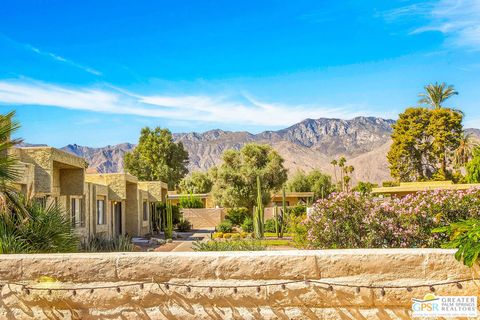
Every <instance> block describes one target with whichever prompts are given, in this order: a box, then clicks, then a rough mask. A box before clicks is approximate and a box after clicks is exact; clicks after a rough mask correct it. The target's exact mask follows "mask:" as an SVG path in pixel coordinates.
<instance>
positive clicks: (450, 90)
mask: <svg viewBox="0 0 480 320" xmlns="http://www.w3.org/2000/svg"><path fill="white" fill-rule="evenodd" d="M424 89H425V92H422V93H420V94H419V96H420V97H421V99H420V100H419V101H418V102H419V103H420V105H427V106H429V107H432V108H434V109H440V108H442V107H443V103H444V102H445V101H446V100H447V99H448V98H450V97H452V96H454V95H457V94H458V92H457V91H455V89H454V87H453V86H447V84H446V83H445V82H442V83H440V84H438V83H437V82H435V84H429V85H426V86H425V87H424Z"/></svg>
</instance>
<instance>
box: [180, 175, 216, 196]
mask: <svg viewBox="0 0 480 320" xmlns="http://www.w3.org/2000/svg"><path fill="white" fill-rule="evenodd" d="M212 186H213V181H212V179H211V178H210V176H209V175H208V173H207V172H201V171H195V172H192V173H191V174H190V175H188V176H186V177H185V178H183V179H182V181H180V186H179V187H180V190H181V192H182V193H208V192H210V191H211V190H212Z"/></svg>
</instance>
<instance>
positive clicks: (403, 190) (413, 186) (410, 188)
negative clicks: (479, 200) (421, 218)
mask: <svg viewBox="0 0 480 320" xmlns="http://www.w3.org/2000/svg"><path fill="white" fill-rule="evenodd" d="M475 187H477V188H480V183H465V184H463V183H462V184H454V183H453V182H452V181H425V182H400V184H399V185H398V186H394V187H378V188H373V189H372V194H373V195H377V196H381V197H383V196H390V197H403V196H405V195H407V194H412V193H417V192H421V191H429V190H437V189H448V190H466V189H470V188H475Z"/></svg>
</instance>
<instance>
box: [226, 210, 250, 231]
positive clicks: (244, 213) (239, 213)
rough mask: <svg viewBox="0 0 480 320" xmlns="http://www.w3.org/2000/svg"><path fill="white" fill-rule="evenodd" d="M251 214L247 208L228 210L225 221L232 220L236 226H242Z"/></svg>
mask: <svg viewBox="0 0 480 320" xmlns="http://www.w3.org/2000/svg"><path fill="white" fill-rule="evenodd" d="M250 216H251V214H250V212H249V211H248V209H247V208H243V207H240V208H231V209H228V211H227V215H226V217H225V219H227V220H230V222H231V223H232V224H233V225H234V226H241V225H242V224H243V222H244V221H245V218H247V217H250Z"/></svg>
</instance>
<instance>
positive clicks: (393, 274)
mask: <svg viewBox="0 0 480 320" xmlns="http://www.w3.org/2000/svg"><path fill="white" fill-rule="evenodd" d="M453 254H454V250H443V249H392V250H390V249H358V250H325V251H314V250H311V251H263V252H193V253H192V252H174V253H152V252H148V253H98V254H95V253H91V254H49V255H2V256H0V281H2V282H4V283H9V284H5V285H4V286H3V288H2V290H1V296H0V318H1V319H378V320H392V319H410V318H411V311H410V309H411V305H412V301H411V299H412V298H423V296H424V295H425V294H426V293H429V292H430V289H429V287H428V285H430V284H436V283H439V282H444V281H459V280H464V279H470V280H471V279H477V278H478V276H479V275H478V271H479V269H478V267H475V268H473V269H469V268H467V267H464V266H463V265H462V264H461V263H459V262H458V261H456V260H455V259H454V257H453ZM45 277H49V278H48V279H49V281H47V282H45V280H44V282H42V281H41V280H42V279H45ZM305 279H308V280H321V281H325V282H329V283H338V284H347V285H352V286H355V285H356V286H362V285H364V286H372V285H375V286H379V288H376V289H372V288H361V290H360V291H359V292H357V291H356V289H355V287H342V286H336V285H333V288H332V290H329V289H328V286H327V285H322V284H314V283H312V282H310V283H309V284H306V283H305V281H304V280H305ZM52 281H53V282H52ZM287 281H296V283H290V284H287V285H286V287H285V288H282V286H281V285H280V283H282V282H287ZM142 282H145V284H144V286H143V288H142V287H141V286H140V285H139V283H142ZM165 282H169V283H172V284H184V285H190V286H191V290H188V289H187V287H177V286H174V285H170V286H169V288H167V287H166V286H165V284H164V283H165ZM14 283H15V284H14ZM19 283H21V284H26V285H28V286H31V287H33V288H43V289H45V290H44V291H39V290H30V293H29V294H26V293H25V291H22V286H21V284H19ZM267 283H268V284H271V285H269V286H268V287H261V288H260V290H259V291H257V286H259V285H260V286H261V285H264V284H267ZM128 284H133V286H128V287H119V290H118V291H117V289H116V286H121V285H128ZM275 284H278V285H275ZM195 285H203V286H205V287H204V288H195V287H194V286H195ZM245 285H251V287H242V286H245ZM414 285H426V286H425V287H421V288H413V289H412V290H411V291H408V290H406V288H407V287H408V286H414ZM99 286H112V288H110V289H95V290H94V292H91V291H90V288H91V287H99ZM209 286H212V287H213V288H212V290H211V291H210V290H208V287H209ZM215 286H217V287H215ZM225 286H228V288H219V287H225ZM382 286H385V294H384V295H383V294H382V291H381V287H382ZM388 286H403V288H387V287H388ZM82 287H83V288H88V289H84V290H82V289H81V288H82ZM48 288H64V289H66V288H70V289H71V288H76V291H75V294H73V292H72V290H66V291H53V292H52V293H51V294H49V293H48ZM234 288H237V290H236V291H235V290H234ZM434 289H435V294H436V295H462V296H477V295H478V294H479V293H480V292H479V291H480V290H479V283H478V281H477V280H474V281H468V282H462V288H458V287H457V285H456V283H455V282H453V283H452V284H449V285H444V286H434Z"/></svg>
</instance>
